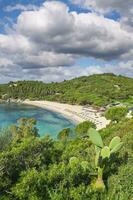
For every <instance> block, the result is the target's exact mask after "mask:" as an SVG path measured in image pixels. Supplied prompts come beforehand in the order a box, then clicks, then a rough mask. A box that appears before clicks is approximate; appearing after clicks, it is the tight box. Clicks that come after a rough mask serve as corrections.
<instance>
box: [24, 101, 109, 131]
mask: <svg viewBox="0 0 133 200" xmlns="http://www.w3.org/2000/svg"><path fill="white" fill-rule="evenodd" d="M23 103H24V104H27V105H33V106H37V107H41V108H43V109H47V110H50V111H53V112H57V113H60V114H62V115H63V116H64V117H66V118H68V119H70V120H72V121H73V122H75V123H76V124H78V123H81V122H83V121H87V120H89V121H92V122H94V123H95V124H96V127H97V130H100V129H102V128H105V127H106V126H107V125H108V124H109V123H110V121H109V120H107V119H106V118H105V117H103V116H102V113H101V112H100V111H97V110H94V109H93V108H92V107H84V106H80V105H69V104H64V103H58V102H51V101H30V100H25V101H24V102H23Z"/></svg>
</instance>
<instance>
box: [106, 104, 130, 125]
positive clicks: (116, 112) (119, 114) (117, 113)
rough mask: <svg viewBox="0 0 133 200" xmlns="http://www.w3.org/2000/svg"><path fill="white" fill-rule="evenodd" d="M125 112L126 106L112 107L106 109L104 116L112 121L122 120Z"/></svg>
mask: <svg viewBox="0 0 133 200" xmlns="http://www.w3.org/2000/svg"><path fill="white" fill-rule="evenodd" d="M127 113H128V108H127V107H119V106H118V107H112V108H110V109H108V110H107V111H106V113H105V117H106V118H107V119H110V120H111V121H113V122H114V121H116V122H119V121H121V120H122V118H124V117H126V115H127Z"/></svg>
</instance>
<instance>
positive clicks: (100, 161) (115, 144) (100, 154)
mask: <svg viewBox="0 0 133 200" xmlns="http://www.w3.org/2000/svg"><path fill="white" fill-rule="evenodd" d="M89 137H90V140H91V142H92V143H93V144H94V145H95V151H96V155H95V167H96V169H97V171H98V178H97V180H96V182H95V184H94V189H95V190H96V191H102V192H103V191H104V190H105V184H104V182H103V170H104V168H106V165H107V164H108V163H107V159H111V155H112V154H114V153H116V152H117V151H119V149H120V148H121V147H122V145H123V143H122V142H121V139H120V137H118V136H116V137H114V138H113V139H112V140H111V142H110V144H109V146H104V144H103V141H102V138H101V135H100V134H99V133H98V132H97V131H96V130H95V129H92V128H91V129H89Z"/></svg>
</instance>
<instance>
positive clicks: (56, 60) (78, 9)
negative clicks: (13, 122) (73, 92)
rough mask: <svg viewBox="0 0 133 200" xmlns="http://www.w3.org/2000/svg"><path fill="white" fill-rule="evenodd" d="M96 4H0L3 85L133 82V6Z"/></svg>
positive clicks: (35, 0) (76, 0)
mask: <svg viewBox="0 0 133 200" xmlns="http://www.w3.org/2000/svg"><path fill="white" fill-rule="evenodd" d="M93 1H94V2H93V4H92V3H91V2H92V1H91V0H63V1H43V0H0V52H1V53H0V58H1V60H2V61H1V63H0V71H1V74H2V76H1V79H0V82H8V81H10V80H17V79H39V80H43V81H46V82H49V81H62V80H63V79H70V78H74V77H76V76H80V75H89V74H93V73H104V72H113V73H116V74H123V75H126V76H133V70H132V66H133V62H132V61H133V60H132V53H133V48H132V46H133V45H132V42H133V34H132V23H131V21H132V19H133V16H132V11H131V10H130V8H131V3H132V1H131V0H127V2H126V6H125V4H124V3H123V0H120V1H121V3H120V5H118V4H117V3H116V4H115V3H114V1H113V0H110V1H109V2H108V3H107V1H104V0H99V1H98V0H93ZM100 1H101V2H102V4H100ZM42 10H43V11H42ZM31 11H32V13H31ZM59 12H60V16H59ZM56 15H57V18H56V17H55V16H56ZM33 18H34V21H36V19H37V22H35V23H34V22H32V19H33ZM61 19H62V20H61ZM63 19H64V23H63ZM56 25H57V26H56ZM41 28H42V35H41V33H40V31H39V30H40V29H41ZM51 35H52V37H51ZM50 37H51V38H50ZM57 38H58V39H57ZM13 44H14V45H13ZM33 48H34V49H33ZM116 66H117V67H116ZM19 72H20V73H19ZM46 72H47V77H46V76H45V74H46ZM17 73H19V76H17ZM20 74H21V75H20Z"/></svg>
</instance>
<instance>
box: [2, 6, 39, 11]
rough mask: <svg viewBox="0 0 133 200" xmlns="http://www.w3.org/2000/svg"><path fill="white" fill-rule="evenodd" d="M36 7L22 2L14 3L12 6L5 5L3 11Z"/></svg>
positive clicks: (25, 9) (33, 8)
mask: <svg viewBox="0 0 133 200" xmlns="http://www.w3.org/2000/svg"><path fill="white" fill-rule="evenodd" d="M37 8H38V7H37V6H35V5H33V4H28V5H23V4H16V5H14V6H11V5H9V6H7V7H6V8H5V9H4V11H5V12H12V11H16V10H20V11H27V10H36V9H37Z"/></svg>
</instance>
